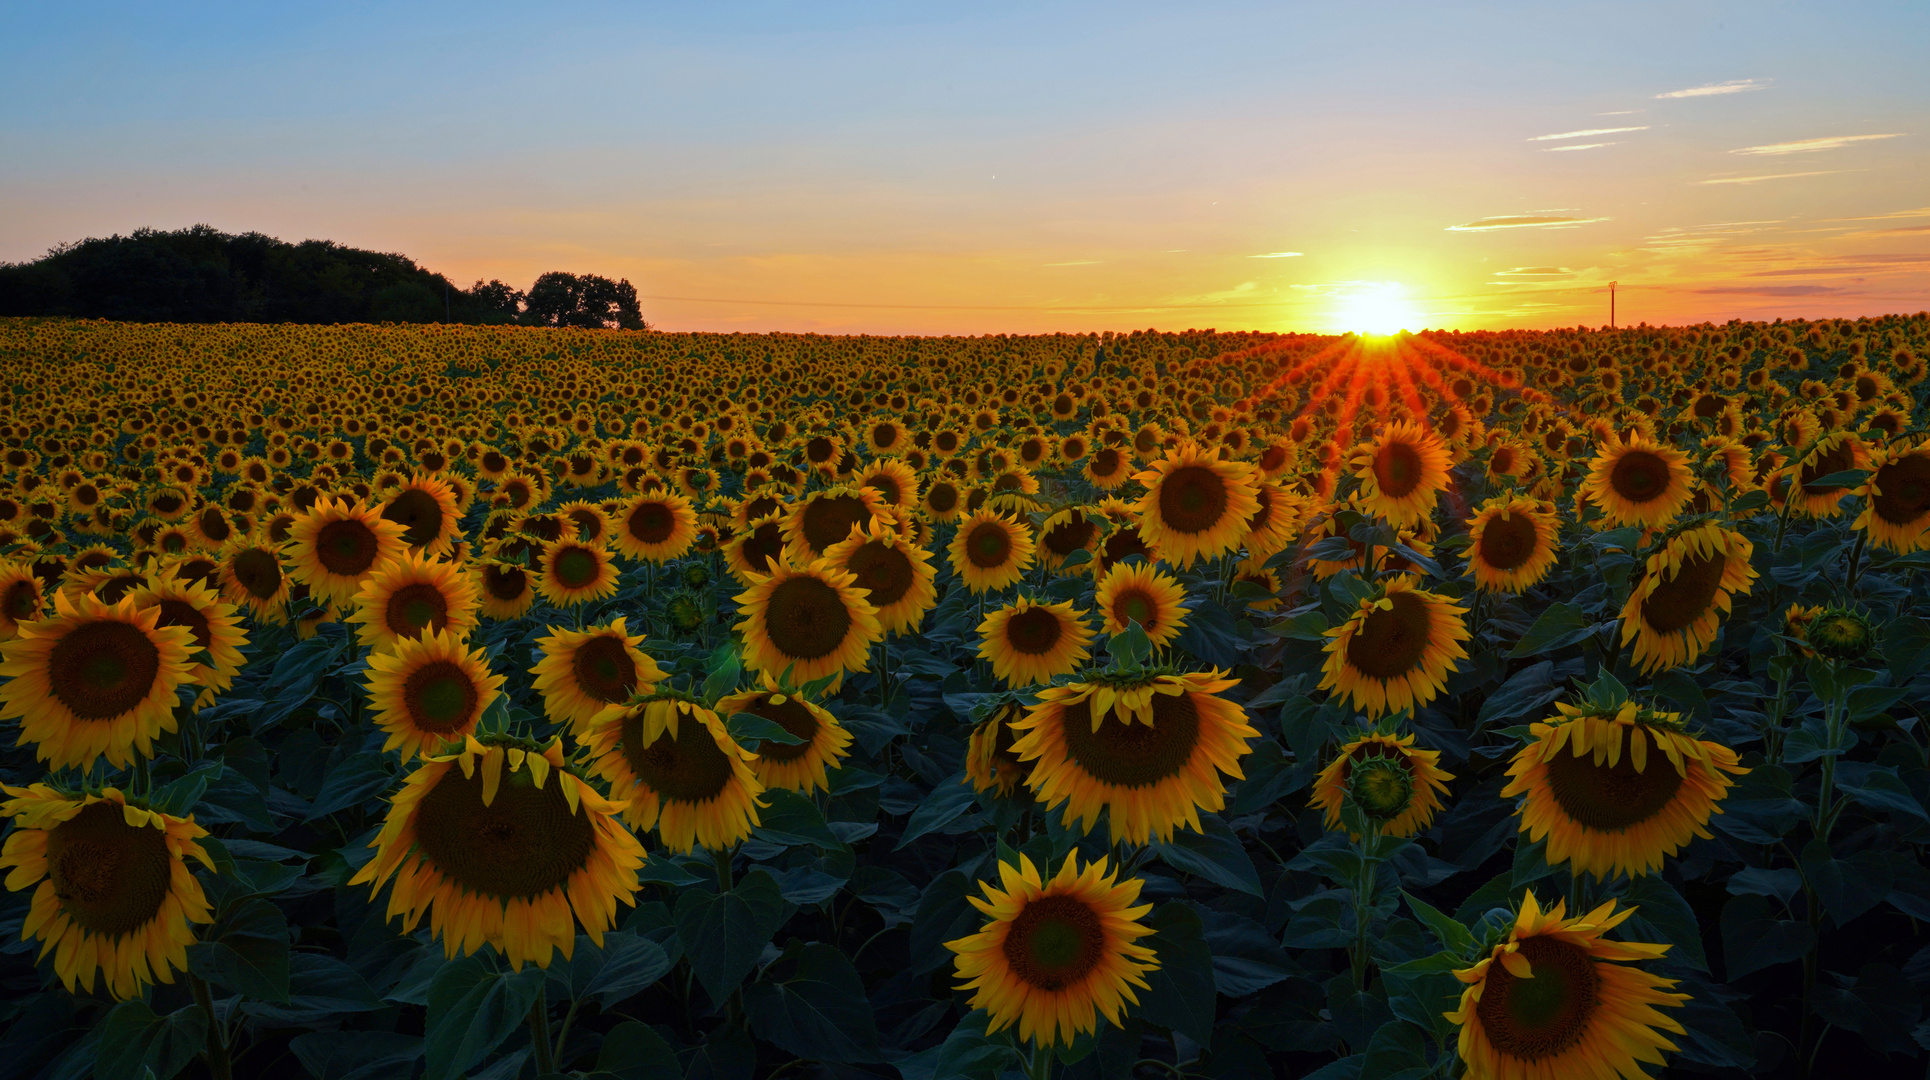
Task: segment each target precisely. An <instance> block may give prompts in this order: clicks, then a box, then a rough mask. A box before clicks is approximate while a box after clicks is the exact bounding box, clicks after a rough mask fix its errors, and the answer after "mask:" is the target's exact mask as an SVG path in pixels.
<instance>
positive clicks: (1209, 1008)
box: [1136, 900, 1219, 1046]
mask: <svg viewBox="0 0 1930 1080" xmlns="http://www.w3.org/2000/svg"><path fill="white" fill-rule="evenodd" d="M1146 924H1147V925H1148V926H1151V927H1152V928H1153V930H1154V931H1155V932H1154V933H1153V934H1152V936H1150V937H1145V938H1141V939H1140V941H1139V943H1140V944H1141V945H1144V946H1146V947H1148V948H1150V949H1152V950H1153V952H1154V953H1155V954H1156V955H1157V956H1158V957H1159V969H1158V970H1157V971H1151V972H1148V973H1147V974H1146V982H1147V984H1148V985H1149V986H1151V989H1150V990H1142V991H1139V1004H1140V1007H1139V1009H1138V1010H1137V1011H1136V1015H1137V1016H1138V1017H1139V1019H1140V1020H1143V1021H1145V1022H1146V1023H1149V1024H1158V1025H1159V1026H1161V1027H1165V1028H1171V1029H1172V1030H1174V1031H1177V1032H1180V1033H1181V1034H1184V1035H1185V1036H1186V1037H1187V1038H1189V1039H1192V1040H1193V1041H1194V1042H1196V1043H1199V1044H1200V1045H1201V1046H1210V1045H1211V1044H1212V1041H1213V1021H1214V1019H1215V1017H1216V1016H1217V1013H1218V993H1219V991H1218V989H1217V988H1216V986H1215V984H1214V979H1213V950H1212V949H1211V948H1209V947H1208V946H1207V944H1206V926H1205V924H1204V923H1202V922H1201V921H1200V917H1199V913H1198V912H1197V911H1195V910H1194V909H1193V906H1192V905H1191V904H1188V903H1186V902H1184V901H1181V900H1169V901H1167V902H1166V903H1164V904H1161V905H1160V906H1159V907H1158V908H1157V909H1155V910H1154V911H1153V913H1152V916H1151V917H1150V918H1148V919H1147V920H1146Z"/></svg>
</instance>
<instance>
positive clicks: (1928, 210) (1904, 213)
mask: <svg viewBox="0 0 1930 1080" xmlns="http://www.w3.org/2000/svg"><path fill="white" fill-rule="evenodd" d="M1913 217H1930V206H1919V207H1917V208H1916V209H1915V210H1892V211H1890V212H1889V213H1887V214H1866V215H1864V216H1862V217H1826V218H1817V219H1816V220H1818V221H1890V220H1893V219H1895V218H1913Z"/></svg>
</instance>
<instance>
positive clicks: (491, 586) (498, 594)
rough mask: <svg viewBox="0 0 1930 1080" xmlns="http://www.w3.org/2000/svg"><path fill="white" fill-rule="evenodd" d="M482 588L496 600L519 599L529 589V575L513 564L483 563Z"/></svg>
mask: <svg viewBox="0 0 1930 1080" xmlns="http://www.w3.org/2000/svg"><path fill="white" fill-rule="evenodd" d="M482 579H483V588H484V589H486V590H488V591H489V595H490V596H492V597H495V598H496V599H498V600H503V601H509V600H519V599H521V598H522V595H523V594H524V593H525V592H527V591H529V576H528V575H527V574H525V573H523V571H521V570H519V569H517V568H516V567H513V566H496V565H494V564H484V566H483V573H482Z"/></svg>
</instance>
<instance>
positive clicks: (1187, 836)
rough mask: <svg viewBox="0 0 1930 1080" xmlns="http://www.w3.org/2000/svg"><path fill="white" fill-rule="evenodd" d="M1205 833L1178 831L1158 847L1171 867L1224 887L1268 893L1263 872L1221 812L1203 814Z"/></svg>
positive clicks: (1255, 892)
mask: <svg viewBox="0 0 1930 1080" xmlns="http://www.w3.org/2000/svg"><path fill="white" fill-rule="evenodd" d="M1200 828H1201V829H1202V830H1203V831H1202V832H1190V831H1183V830H1182V831H1176V832H1175V833H1174V834H1173V839H1172V840H1171V841H1170V842H1166V843H1161V844H1159V845H1157V846H1156V847H1155V849H1154V850H1155V851H1157V852H1158V854H1159V857H1160V859H1161V860H1162V861H1163V862H1165V863H1166V864H1167V865H1168V866H1172V867H1174V868H1176V869H1179V870H1184V871H1186V872H1187V873H1189V874H1193V875H1196V876H1198V877H1203V878H1205V879H1206V880H1208V881H1210V882H1212V883H1213V884H1215V885H1219V886H1221V887H1223V888H1228V889H1235V890H1238V891H1240V892H1243V893H1247V894H1249V895H1252V896H1264V895H1266V890H1264V889H1262V888H1261V887H1260V874H1259V871H1257V870H1255V869H1254V867H1253V857H1252V856H1250V855H1248V854H1247V853H1246V848H1245V846H1243V845H1242V844H1241V843H1240V838H1239V837H1237V836H1235V835H1233V830H1232V829H1230V828H1228V827H1227V824H1226V822H1224V821H1221V820H1220V818H1219V815H1217V814H1201V815H1200Z"/></svg>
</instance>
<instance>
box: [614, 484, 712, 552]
mask: <svg viewBox="0 0 1930 1080" xmlns="http://www.w3.org/2000/svg"><path fill="white" fill-rule="evenodd" d="M613 533H614V535H615V536H616V545H617V551H618V552H620V553H621V554H622V555H623V557H624V558H626V559H634V560H636V561H638V562H654V563H663V562H668V561H670V560H671V559H676V558H681V557H682V556H683V554H684V552H686V551H689V550H690V545H691V544H693V543H696V541H697V511H696V510H695V509H694V508H693V507H692V506H691V505H690V500H689V499H686V498H684V497H683V496H682V495H679V494H677V493H676V492H674V491H652V492H647V493H645V494H642V495H639V496H637V497H636V498H634V499H631V500H630V501H629V502H627V503H625V504H624V506H623V509H622V510H620V511H618V513H617V527H616V528H615V529H614V530H613Z"/></svg>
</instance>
